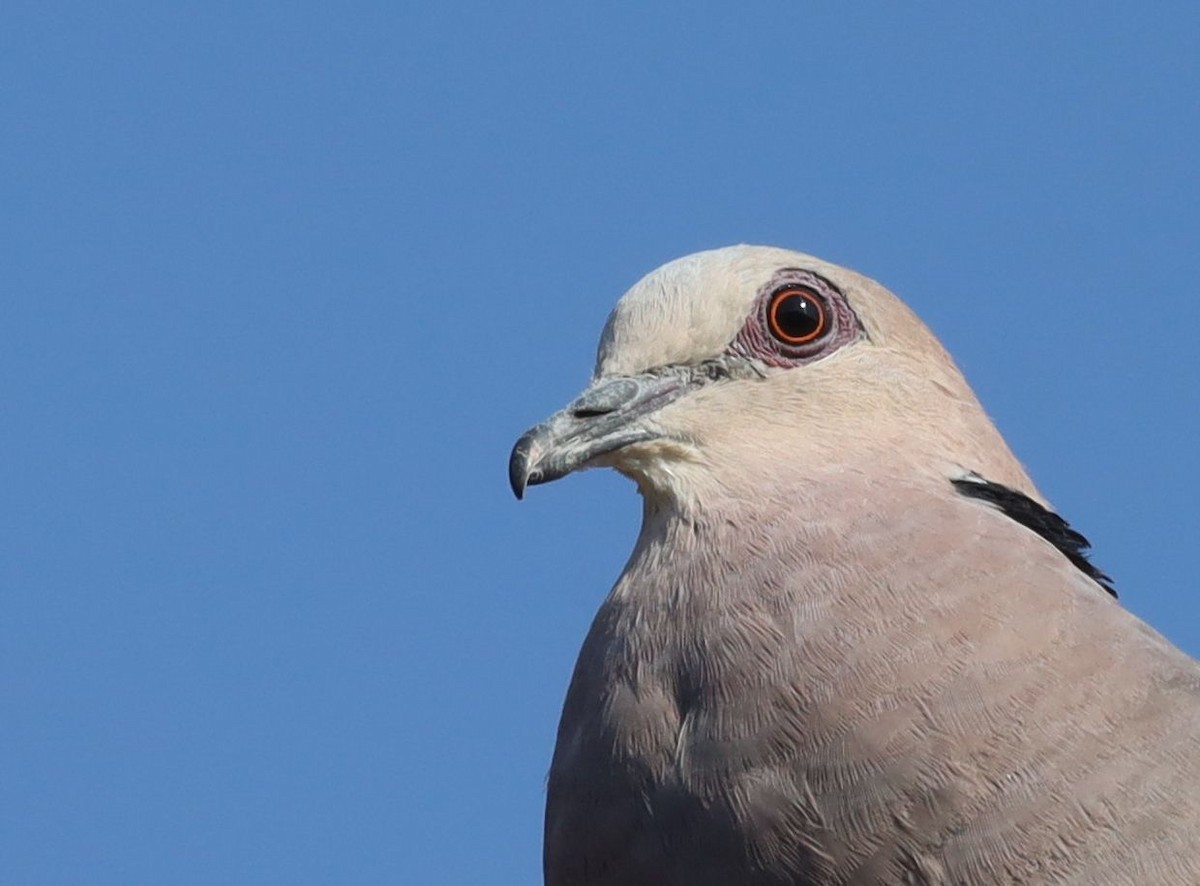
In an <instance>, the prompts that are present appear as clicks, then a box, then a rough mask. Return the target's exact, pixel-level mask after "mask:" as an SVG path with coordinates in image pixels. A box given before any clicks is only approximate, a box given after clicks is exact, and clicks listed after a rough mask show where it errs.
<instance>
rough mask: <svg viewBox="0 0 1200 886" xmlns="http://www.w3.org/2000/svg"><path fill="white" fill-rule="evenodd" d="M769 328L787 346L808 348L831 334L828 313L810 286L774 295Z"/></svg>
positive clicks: (769, 312) (793, 288)
mask: <svg viewBox="0 0 1200 886" xmlns="http://www.w3.org/2000/svg"><path fill="white" fill-rule="evenodd" d="M767 328H768V329H769V330H770V332H771V335H773V336H774V337H775V338H776V339H778V340H779V341H781V342H783V343H784V344H785V345H792V346H796V345H807V344H809V343H811V342H814V341H816V340H817V339H818V338H820V337H821V336H822V335H824V334H825V333H826V332H827V331H828V330H829V311H828V310H827V309H826V307H825V302H824V300H823V299H822V298H821V297H820V296H819V295H817V294H816V293H815V292H813V291H812V290H811V289H809V288H808V287H807V286H785V287H783V288H782V289H780V290H778V291H777V292H775V293H773V294H772V295H771V301H770V303H769V304H768V305H767Z"/></svg>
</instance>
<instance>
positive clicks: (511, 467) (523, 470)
mask: <svg viewBox="0 0 1200 886" xmlns="http://www.w3.org/2000/svg"><path fill="white" fill-rule="evenodd" d="M532 445H533V441H532V440H531V439H530V436H529V434H525V435H524V436H522V437H521V439H520V440H518V441H517V442H516V445H515V446H513V449H512V454H511V455H509V457H508V485H509V486H510V487H511V488H512V491H513V495H515V496H516V497H517V501H521V500H522V499H523V498H525V487H526V486H528V485H529V480H530V478H531V476H534V475H535V474H536V473H537V472H536V471H530V470H529V462H530V452H531V449H532ZM534 482H536V480H535V481H534Z"/></svg>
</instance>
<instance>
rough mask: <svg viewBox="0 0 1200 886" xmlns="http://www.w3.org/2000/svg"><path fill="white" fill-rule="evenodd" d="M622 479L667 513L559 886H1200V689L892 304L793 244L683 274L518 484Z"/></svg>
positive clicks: (559, 757)
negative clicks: (1118, 596) (584, 470)
mask: <svg viewBox="0 0 1200 886" xmlns="http://www.w3.org/2000/svg"><path fill="white" fill-rule="evenodd" d="M789 287H790V288H789ZM797 292H798V293H800V296H796V293H797ZM789 297H792V298H795V297H803V298H807V299H809V300H810V301H809V302H791V303H789V304H787V305H785V306H784V308H783V309H781V310H783V311H785V313H783V314H780V316H781V317H783V319H782V320H778V318H776V316H775V315H774V314H773V313H772V311H775V310H776V308H777V307H778V305H779V304H780V299H781V298H789ZM810 302H815V306H814V303H810ZM789 311H790V313H786V312H789ZM806 311H807V312H809V314H811V315H812V317H814V318H817V319H819V320H820V321H821V322H822V323H823V324H824V325H823V326H821V327H820V328H819V329H818V327H817V326H816V322H817V320H816V319H813V320H812V324H813V325H812V327H811V329H810V328H809V327H806V326H805V325H804V324H805V323H807V322H809V314H806V313H804V312H806ZM814 312H815V313H814ZM818 315H819V317H818ZM780 323H783V324H784V325H785V326H787V324H791V325H790V326H787V328H786V329H783V330H780V329H779V325H780ZM813 330H816V332H819V334H815V333H814V337H813V338H812V339H811V340H806V338H807V336H808V333H809V332H811V331H813ZM596 465H602V466H612V467H615V468H616V469H617V470H619V471H621V472H622V473H625V474H627V475H629V476H630V477H632V478H634V479H635V480H636V481H637V483H638V486H639V489H640V491H641V493H642V495H643V497H644V516H643V522H642V529H641V534H640V536H639V538H638V541H637V545H636V547H635V549H634V552H633V554H632V556H631V558H630V560H629V563H628V565H627V566H626V568H625V571H624V573H623V574H622V575H621V577H620V578H619V580H618V581H617V583H616V585H615V587H613V589H612V591H611V593H610V594H609V596H608V598H607V599H606V600H605V601H604V603H603V605H602V606H601V608H600V611H599V613H598V614H597V616H596V619H595V622H594V623H593V625H592V628H591V630H590V632H589V633H588V636H587V639H586V640H585V641H584V645H583V649H582V651H581V652H580V655H579V661H578V663H577V665H576V668H575V673H574V676H573V678H572V680H571V684H570V688H569V690H568V693H567V699H566V703H565V705H564V708H563V714H562V720H561V723H560V726H559V732H558V742H557V746H556V749H555V753H554V760H553V763H552V766H551V770H550V779H549V788H548V800H547V809H546V830H545V859H544V861H545V876H546V882H547V884H549V886H617V884H620V886H651V884H653V886H710V884H711V886H717V884H720V886H728V884H733V886H768V884H770V886H783V884H895V883H979V884H991V883H1077V884H1118V883H1121V884H1183V883H1200V668H1198V666H1197V664H1196V662H1194V661H1193V660H1192V659H1190V658H1189V657H1187V656H1186V655H1184V654H1183V653H1182V652H1180V651H1179V650H1177V649H1176V648H1174V647H1173V646H1171V645H1170V643H1168V642H1167V641H1166V640H1165V639H1163V637H1161V636H1160V635H1159V634H1157V633H1155V632H1154V631H1153V630H1152V629H1150V628H1149V627H1147V626H1146V625H1145V624H1143V623H1142V622H1140V621H1139V620H1138V619H1137V618H1135V617H1134V616H1132V615H1130V614H1129V613H1128V612H1127V611H1126V610H1125V609H1123V608H1122V607H1121V605H1120V604H1119V603H1117V602H1116V601H1115V600H1114V599H1113V597H1112V596H1111V595H1110V594H1109V593H1108V592H1107V591H1106V589H1107V587H1108V585H1107V577H1106V576H1104V575H1103V574H1102V573H1100V572H1099V570H1098V569H1096V568H1094V567H1093V566H1091V564H1090V563H1089V562H1088V561H1087V558H1086V543H1085V542H1084V540H1083V539H1082V537H1081V536H1079V535H1077V534H1076V533H1074V532H1073V531H1072V530H1071V529H1070V528H1069V527H1067V525H1066V524H1065V522H1064V521H1062V520H1060V519H1059V518H1058V517H1056V516H1055V515H1054V514H1053V513H1052V512H1051V511H1050V510H1049V509H1048V505H1046V503H1045V501H1044V500H1043V499H1042V497H1041V496H1040V495H1039V493H1038V492H1037V490H1036V489H1035V487H1034V486H1033V484H1032V482H1031V481H1030V479H1029V478H1028V476H1027V475H1026V474H1025V472H1024V470H1023V469H1022V468H1021V466H1020V464H1019V463H1018V462H1017V461H1016V459H1015V458H1014V457H1013V455H1012V454H1011V453H1010V452H1009V450H1008V448H1007V446H1006V445H1005V443H1004V441H1003V440H1002V439H1001V437H1000V436H999V434H998V432H997V431H996V429H995V428H994V426H993V425H992V423H991V422H990V421H989V420H988V418H987V416H986V415H985V414H984V412H983V410H982V409H981V408H980V406H979V404H978V402H977V401H976V399H975V397H974V395H973V394H972V392H971V390H970V389H969V387H968V386H967V384H966V382H965V381H964V380H963V378H962V376H961V374H960V373H959V371H958V369H957V368H956V367H955V366H954V363H953V362H952V360H951V359H950V358H949V356H947V354H946V353H945V351H944V350H943V349H942V348H941V346H940V345H939V344H938V342H937V341H936V339H935V338H934V337H933V335H932V334H931V333H930V332H929V331H928V330H927V329H926V328H925V327H924V326H923V325H922V324H921V323H920V321H919V320H917V318H916V317H915V316H913V315H912V313H910V312H909V310H908V309H907V308H906V307H905V306H904V305H903V304H902V303H901V302H900V301H899V300H898V299H897V298H896V297H895V296H893V295H892V294H891V293H889V292H888V291H887V290H885V289H884V288H883V287H881V286H880V285H879V284H877V283H875V282H874V281H871V280H868V279H866V278H864V277H862V276H860V275H858V274H855V273H853V272H851V271H848V270H845V269H843V268H839V267H837V266H835V265H831V264H828V263H825V262H822V261H820V260H818V259H815V258H812V257H810V256H806V255H801V254H798V253H793V252H787V251H784V250H778V249H770V248H765V247H731V248H728V249H723V250H716V251H712V252H707V253H699V254H697V255H694V256H689V257H687V258H684V259H680V260H679V261H677V262H673V263H671V264H668V265H666V266H664V267H663V268H660V269H659V270H657V271H655V272H654V273H652V274H650V275H649V276H648V277H646V278H645V279H643V280H642V281H641V282H639V283H638V284H637V285H636V286H634V288H633V289H631V290H630V291H629V292H628V293H627V294H626V295H625V296H624V297H623V298H622V299H621V301H620V302H619V303H618V305H617V307H616V308H615V310H614V311H613V314H612V316H611V317H610V318H609V321H608V324H607V325H606V327H605V330H604V334H603V336H602V339H601V343H600V349H599V355H598V359H597V365H596V373H595V376H594V378H593V381H592V384H591V386H590V387H589V388H588V390H587V391H585V392H584V394H583V395H581V397H580V398H579V399H578V400H577V401H575V402H574V403H572V404H571V405H570V406H568V407H567V408H566V409H565V410H563V411H562V412H560V413H557V414H556V415H555V416H552V417H551V418H550V419H548V420H547V421H546V422H543V423H542V424H541V425H538V426H537V427H536V428H533V429H531V430H530V431H529V432H527V433H526V435H525V436H523V437H522V438H521V440H520V441H518V443H517V446H516V448H515V449H514V452H513V456H512V461H511V464H510V476H511V479H512V482H513V485H514V489H515V490H516V491H517V494H518V495H520V494H521V493H523V491H524V489H525V486H526V484H527V483H529V484H532V483H537V482H546V481H549V480H553V479H556V478H557V477H560V476H562V475H564V474H566V473H568V472H570V471H572V470H575V469H578V468H581V467H591V466H596ZM586 584H588V583H585V585H586Z"/></svg>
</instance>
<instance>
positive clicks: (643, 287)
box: [596, 246, 846, 375]
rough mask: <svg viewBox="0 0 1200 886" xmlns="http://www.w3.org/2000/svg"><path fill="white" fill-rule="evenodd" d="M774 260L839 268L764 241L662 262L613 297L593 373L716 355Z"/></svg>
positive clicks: (777, 265) (774, 267)
mask: <svg viewBox="0 0 1200 886" xmlns="http://www.w3.org/2000/svg"><path fill="white" fill-rule="evenodd" d="M781 268H805V269H808V270H812V271H815V272H817V273H819V274H821V275H823V276H826V277H829V278H830V279H835V278H836V277H838V276H840V275H844V274H845V273H846V272H845V271H844V270H843V269H841V268H838V267H837V266H836V265H831V264H829V263H828V262H823V261H821V260H820V259H817V258H813V257H812V256H809V255H804V254H803V253H799V252H791V251H789V250H786V249H776V248H774V247H767V246H729V247H726V248H724V249H714V250H710V251H708V252H697V253H695V254H694V255H688V256H685V257H683V258H680V259H676V260H675V261H672V262H668V263H667V264H665V265H663V266H662V267H660V268H658V269H657V270H654V271H651V272H650V273H649V274H647V275H646V276H645V277H643V278H642V279H641V280H639V281H638V282H637V283H635V284H634V286H633V287H632V288H631V289H630V290H629V291H628V292H626V293H625V295H623V296H622V297H621V300H620V301H619V302H617V305H616V307H615V308H614V309H613V312H612V314H611V315H609V318H608V322H607V323H606V324H605V326H604V333H603V334H602V335H601V338H600V347H599V350H598V351H597V354H596V375H625V374H635V373H638V372H643V371H645V370H646V369H651V368H653V367H656V366H667V365H671V364H676V363H691V362H695V361H697V360H703V359H707V358H710V357H715V356H717V355H718V354H720V353H721V352H722V351H724V350H725V348H726V346H727V345H728V344H729V343H730V342H731V341H732V340H733V338H734V337H735V336H736V335H737V332H738V330H739V329H740V328H741V327H742V324H743V323H744V322H745V320H746V317H747V315H748V314H749V313H750V310H751V308H752V307H753V305H754V299H755V296H756V295H757V293H758V291H759V290H760V289H761V288H762V287H763V286H764V285H766V284H767V282H768V281H770V279H771V278H772V276H773V275H774V274H776V273H777V272H778V271H779V270H780V269H781ZM835 282H836V279H835Z"/></svg>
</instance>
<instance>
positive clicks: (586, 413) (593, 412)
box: [571, 406, 612, 418]
mask: <svg viewBox="0 0 1200 886" xmlns="http://www.w3.org/2000/svg"><path fill="white" fill-rule="evenodd" d="M610 412H612V409H611V408H610V409H601V408H599V407H596V406H573V407H571V415H572V416H574V417H575V418H594V417H596V416H597V415H608V414H609V413H610Z"/></svg>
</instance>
